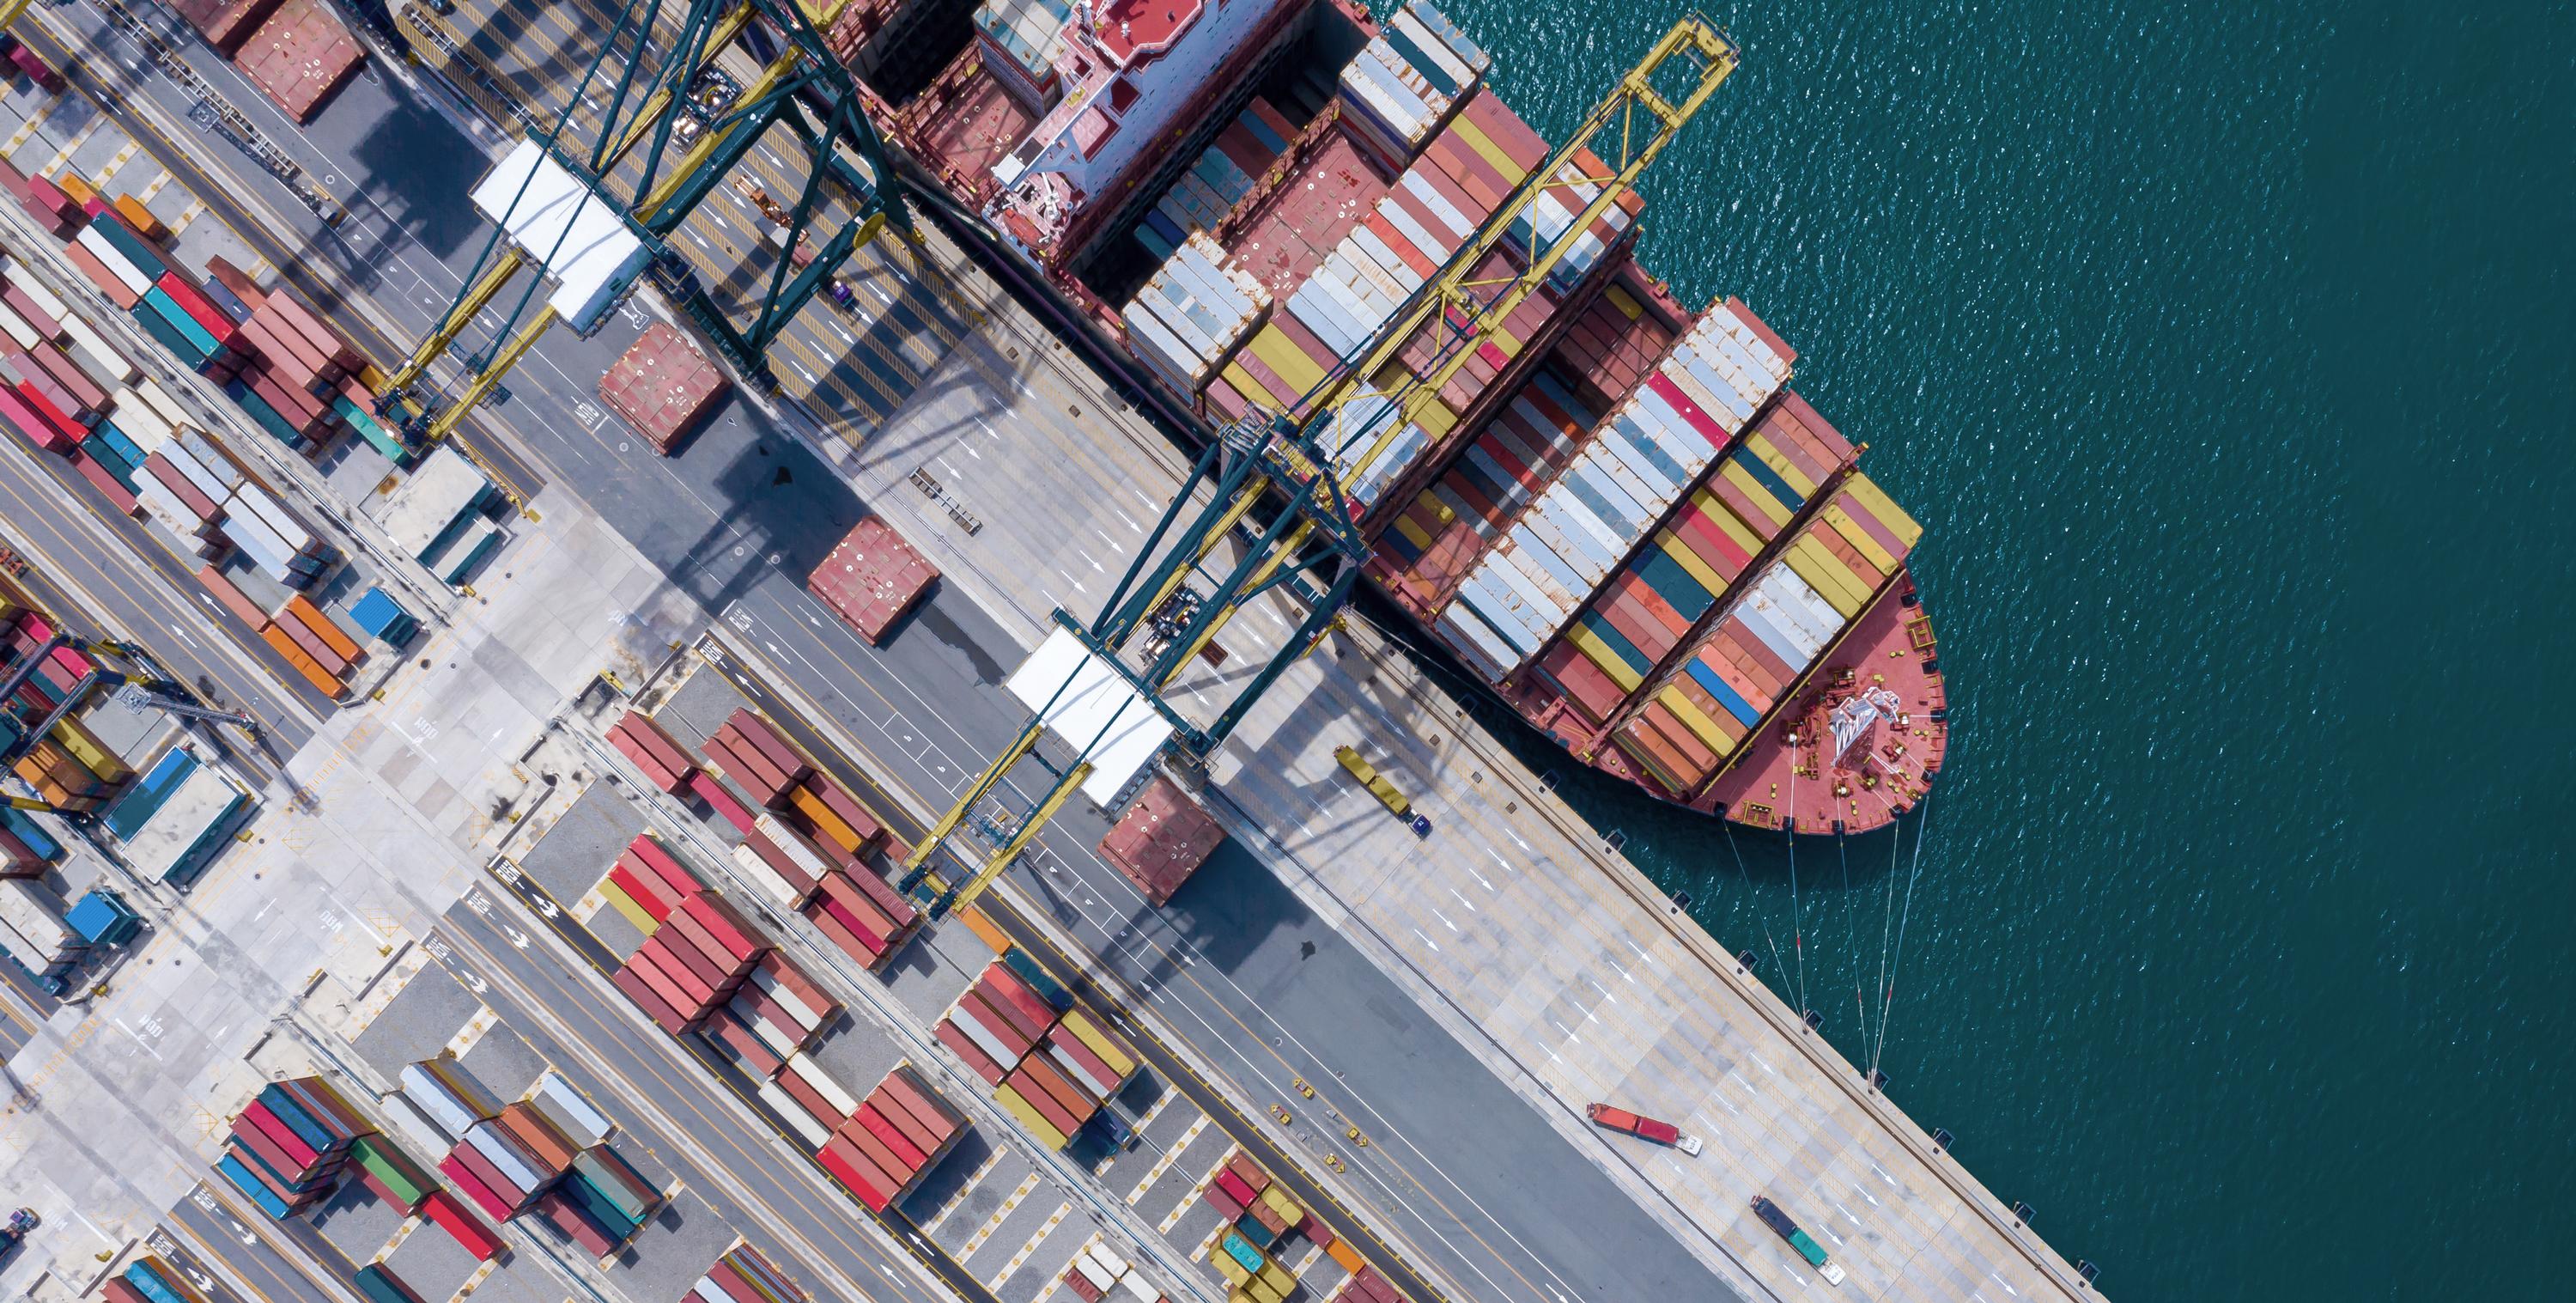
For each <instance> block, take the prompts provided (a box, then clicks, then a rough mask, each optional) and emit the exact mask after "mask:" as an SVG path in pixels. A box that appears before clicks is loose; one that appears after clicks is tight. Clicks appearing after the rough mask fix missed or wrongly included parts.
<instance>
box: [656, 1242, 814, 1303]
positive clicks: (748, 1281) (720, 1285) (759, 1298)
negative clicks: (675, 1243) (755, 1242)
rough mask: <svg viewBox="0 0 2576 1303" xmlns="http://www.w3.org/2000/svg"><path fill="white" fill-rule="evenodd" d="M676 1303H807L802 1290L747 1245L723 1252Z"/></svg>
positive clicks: (740, 1245)
mask: <svg viewBox="0 0 2576 1303" xmlns="http://www.w3.org/2000/svg"><path fill="white" fill-rule="evenodd" d="M678 1303H808V1300H807V1297H806V1294H805V1291H803V1290H801V1289H798V1288H796V1285H795V1282H793V1281H790V1280H789V1279H787V1277H786V1275H785V1274H784V1273H782V1272H780V1271H779V1270H778V1268H777V1267H775V1266H772V1265H771V1264H770V1261H769V1259H767V1258H764V1257H762V1256H761V1255H760V1250H758V1249H755V1248H753V1247H751V1246H750V1245H748V1244H737V1245H735V1246H734V1247H732V1248H730V1249H727V1250H726V1251H725V1254H724V1256H723V1257H721V1258H718V1259H716V1260H715V1264H714V1265H713V1266H711V1267H709V1268H707V1274H705V1275H703V1276H700V1277H698V1280H697V1283H696V1284H694V1285H691V1286H690V1287H689V1288H688V1290H687V1291H686V1292H684V1293H682V1294H681V1295H680V1298H679V1301H678Z"/></svg>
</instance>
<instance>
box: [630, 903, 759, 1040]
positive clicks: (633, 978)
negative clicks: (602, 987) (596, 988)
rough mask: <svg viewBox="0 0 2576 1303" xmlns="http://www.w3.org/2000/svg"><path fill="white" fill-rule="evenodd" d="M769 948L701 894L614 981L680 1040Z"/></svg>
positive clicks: (647, 940)
mask: <svg viewBox="0 0 2576 1303" xmlns="http://www.w3.org/2000/svg"><path fill="white" fill-rule="evenodd" d="M769 948H770V946H769V939H768V938H767V937H764V936H762V935H761V934H760V933H759V932H758V931H757V930H755V929H754V928H753V927H752V926H751V924H750V923H749V922H748V921H746V920H745V919H744V918H743V917H742V915H741V914H740V913H739V912H738V911H736V910H735V909H734V908H733V907H732V906H730V905H728V904H726V903H725V902H724V900H723V898H722V897H719V896H716V895H714V894H712V893H708V892H699V893H698V894H696V895H693V896H690V897H688V898H687V899H685V900H682V901H681V902H680V904H679V907H678V908H676V909H674V910H672V911H671V915H670V917H669V918H666V919H664V920H663V921H662V926H660V927H659V928H656V929H655V930H654V932H653V934H652V935H651V936H649V937H647V938H645V940H644V944H643V946H642V947H640V948H639V949H637V950H636V952H635V953H634V954H633V955H630V956H628V957H627V960H626V962H625V963H624V964H623V965H621V966H620V967H619V968H618V970H617V972H616V973H615V974H613V975H612V976H611V978H610V980H611V981H613V982H615V983H616V984H617V989H619V990H621V991H624V992H625V993H626V996H627V998H628V999H630V1000H633V1001H634V1002H635V1005H636V1007H637V1008H640V1009H642V1010H643V1011H644V1013H645V1015H646V1016H647V1017H650V1018H651V1019H652V1020H653V1021H654V1023H655V1024H656V1025H658V1026H659V1027H661V1029H662V1030H663V1031H666V1032H669V1033H670V1034H671V1035H674V1036H677V1035H680V1034H681V1033H683V1032H687V1031H690V1030H693V1029H695V1028H696V1027H697V1026H698V1025H699V1024H700V1023H703V1022H704V1021H705V1020H706V1017H707V1015H708V1014H710V1013H712V1012H714V1011H715V1010H717V1009H719V1008H722V1007H723V1006H724V1004H725V1003H726V1002H727V1001H729V1000H731V999H732V998H733V996H734V993H735V992H736V991H739V990H741V989H742V983H743V981H744V979H746V978H747V977H749V976H750V975H751V970H752V966H753V965H754V964H756V963H758V962H759V960H760V956H762V955H763V954H766V953H768V951H769Z"/></svg>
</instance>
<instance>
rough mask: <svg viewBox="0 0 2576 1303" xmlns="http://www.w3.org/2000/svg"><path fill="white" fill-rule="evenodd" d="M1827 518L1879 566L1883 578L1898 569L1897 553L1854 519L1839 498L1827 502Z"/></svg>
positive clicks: (1857, 548)
mask: <svg viewBox="0 0 2576 1303" xmlns="http://www.w3.org/2000/svg"><path fill="white" fill-rule="evenodd" d="M1825 520H1826V522H1827V523H1829V524H1831V525H1832V526H1833V527H1834V532H1835V533H1837V534H1840V535H1842V536H1843V541H1844V542H1846V543H1849V544H1851V545H1852V550H1853V551H1855V552H1858V553H1860V554H1861V555H1862V556H1865V557H1868V558H1869V563H1870V564H1871V565H1874V566H1877V567H1878V573H1879V575H1880V576H1881V577H1882V578H1884V577H1885V576H1886V575H1887V574H1889V573H1890V572H1892V571H1894V570H1895V569H1896V557H1895V555H1894V554H1893V553H1891V552H1889V551H1888V550H1887V546H1886V545H1885V544H1883V543H1881V542H1879V541H1878V536H1877V535H1876V534H1872V533H1870V532H1869V530H1868V529H1867V528H1866V527H1864V526H1863V525H1862V524H1861V523H1860V522H1859V521H1857V520H1854V519H1852V518H1851V513H1850V512H1848V511H1845V510H1843V509H1842V504H1841V502H1840V501H1839V500H1837V501H1834V502H1828V503H1826V504H1825Z"/></svg>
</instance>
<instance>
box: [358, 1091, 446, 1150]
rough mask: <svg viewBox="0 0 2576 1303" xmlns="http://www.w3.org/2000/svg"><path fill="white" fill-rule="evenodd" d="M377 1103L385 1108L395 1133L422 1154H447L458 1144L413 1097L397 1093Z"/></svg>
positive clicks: (386, 1116) (387, 1118) (386, 1115)
mask: <svg viewBox="0 0 2576 1303" xmlns="http://www.w3.org/2000/svg"><path fill="white" fill-rule="evenodd" d="M377 1102H378V1103H379V1104H381V1105H382V1106H383V1108H384V1114H385V1119H386V1120H387V1121H389V1122H391V1123H393V1128H394V1130H395V1132H396V1133H398V1134H399V1135H401V1137H402V1138H403V1139H405V1140H407V1141H410V1142H411V1145H412V1147H413V1148H415V1149H418V1150H419V1151H420V1152H422V1153H424V1154H439V1153H445V1152H446V1151H447V1150H448V1149H449V1148H450V1147H451V1146H453V1145H454V1144H455V1143H456V1138H455V1137H454V1136H453V1135H450V1134H449V1133H448V1132H447V1131H445V1130H443V1129H441V1128H440V1126H439V1125H438V1124H437V1123H436V1122H433V1121H431V1120H430V1117H429V1114H427V1113H424V1112H422V1111H421V1108H420V1105H418V1104H415V1103H413V1102H412V1101H411V1096H409V1095H406V1094H403V1093H402V1092H401V1091H395V1092H394V1093H392V1094H390V1095H387V1096H385V1097H384V1098H383V1099H381V1100H379V1101H377Z"/></svg>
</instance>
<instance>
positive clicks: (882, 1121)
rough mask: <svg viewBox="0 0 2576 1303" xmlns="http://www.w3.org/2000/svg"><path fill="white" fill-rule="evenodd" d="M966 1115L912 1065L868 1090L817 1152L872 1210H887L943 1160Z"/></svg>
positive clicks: (961, 1132) (963, 1126) (828, 1168)
mask: <svg viewBox="0 0 2576 1303" xmlns="http://www.w3.org/2000/svg"><path fill="white" fill-rule="evenodd" d="M966 1126H967V1122H966V1118H965V1116H964V1115H963V1114H960V1113H959V1112H958V1111H957V1110H956V1109H954V1108H952V1107H950V1106H949V1103H948V1101H947V1100H944V1099H941V1098H940V1097H939V1093H938V1092H937V1091H934V1090H932V1089H931V1088H930V1086H929V1084H928V1083H927V1082H924V1081H923V1080H922V1079H921V1075H920V1074H919V1073H916V1072H914V1071H913V1070H912V1069H911V1068H909V1067H898V1068H896V1069H894V1070H893V1071H891V1072H889V1073H887V1074H886V1076H885V1080H884V1081H882V1082H880V1083H878V1085H877V1088H876V1089H875V1090H873V1091H870V1092H868V1097H867V1098H866V1099H864V1100H861V1101H860V1102H859V1106H858V1107H857V1108H855V1109H852V1110H851V1111H850V1115H849V1116H848V1117H847V1118H845V1119H843V1120H842V1122H841V1123H840V1125H839V1126H838V1127H837V1128H835V1129H834V1131H833V1133H832V1136H831V1139H830V1140H829V1141H828V1142H827V1143H825V1144H824V1145H823V1146H822V1147H821V1149H820V1151H819V1152H817V1153H816V1154H815V1156H814V1158H815V1161H816V1162H818V1163H820V1164H822V1166H823V1170H825V1171H827V1172H830V1173H831V1174H832V1177H833V1179H835V1180H837V1181H839V1182H840V1183H841V1184H842V1186H844V1187H845V1188H847V1189H848V1190H849V1192H850V1193H851V1194H852V1195H854V1196H856V1197H857V1198H858V1200H859V1202H860V1203H861V1204H864V1205H866V1207H867V1209H868V1211H870V1212H878V1213H881V1212H884V1211H885V1210H886V1209H887V1208H888V1207H890V1206H892V1205H893V1204H894V1202H895V1201H896V1200H898V1199H901V1198H902V1197H903V1196H904V1195H905V1194H906V1193H907V1192H909V1191H910V1190H911V1189H912V1188H913V1187H914V1186H915V1185H917V1184H919V1183H920V1181H921V1178H922V1175H923V1174H924V1173H926V1172H928V1171H930V1170H931V1169H932V1168H934V1167H937V1166H938V1165H939V1161H940V1160H941V1159H943V1158H946V1157H947V1156H948V1151H949V1150H951V1149H953V1148H955V1147H956V1145H957V1141H958V1138H959V1137H961V1136H963V1135H965V1134H966Z"/></svg>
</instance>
